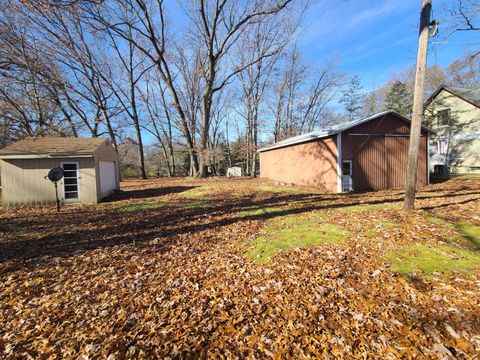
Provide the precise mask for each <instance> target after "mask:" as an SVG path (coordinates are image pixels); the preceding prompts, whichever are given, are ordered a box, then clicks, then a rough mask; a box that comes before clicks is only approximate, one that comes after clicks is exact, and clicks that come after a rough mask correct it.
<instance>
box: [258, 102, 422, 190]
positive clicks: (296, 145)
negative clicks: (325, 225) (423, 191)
mask: <svg viewBox="0 0 480 360" xmlns="http://www.w3.org/2000/svg"><path fill="white" fill-rule="evenodd" d="M429 132H430V131H429V130H428V129H427V128H425V127H423V128H422V132H421V139H420V149H419V150H420V152H419V161H418V179H417V184H418V185H426V184H428V182H429V174H428V148H427V147H428V136H429ZM409 133H410V120H409V119H407V118H405V117H403V116H402V115H400V114H397V113H396V112H394V111H385V112H382V113H379V114H375V115H373V116H370V117H368V118H365V119H361V120H356V121H352V122H349V123H347V124H340V125H336V126H333V127H331V128H329V129H323V130H319V131H314V132H311V133H308V134H303V135H299V136H296V137H292V138H289V139H286V140H283V141H281V142H278V143H275V144H273V145H271V146H268V147H266V148H263V149H261V150H259V153H260V176H261V177H263V178H269V179H272V180H275V181H278V182H282V183H286V184H297V185H315V186H321V187H324V188H325V189H326V190H328V191H332V192H342V191H352V190H354V191H364V190H381V189H396V188H402V187H404V185H405V177H406V171H407V170H406V169H407V157H408V142H409Z"/></svg>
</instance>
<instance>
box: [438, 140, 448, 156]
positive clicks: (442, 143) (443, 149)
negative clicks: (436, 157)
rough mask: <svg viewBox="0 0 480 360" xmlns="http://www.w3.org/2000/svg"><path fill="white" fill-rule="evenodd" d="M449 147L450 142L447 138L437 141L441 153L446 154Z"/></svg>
mask: <svg viewBox="0 0 480 360" xmlns="http://www.w3.org/2000/svg"><path fill="white" fill-rule="evenodd" d="M447 149H448V143H447V140H446V139H440V140H438V141H437V152H438V153H439V154H440V155H446V154H447Z"/></svg>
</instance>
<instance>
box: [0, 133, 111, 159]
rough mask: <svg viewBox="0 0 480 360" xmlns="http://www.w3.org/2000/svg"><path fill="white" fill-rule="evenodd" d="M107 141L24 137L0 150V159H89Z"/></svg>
mask: <svg viewBox="0 0 480 360" xmlns="http://www.w3.org/2000/svg"><path fill="white" fill-rule="evenodd" d="M105 141H107V139H102V138H74V137H26V138H24V139H23V140H20V141H17V142H15V143H13V144H11V145H9V146H7V147H5V148H3V149H1V150H0V159H7V158H10V159H14V158H45V157H47V158H48V157H90V156H93V153H94V152H95V151H96V150H97V149H98V148H99V146H100V145H102V144H103V143H104V142H105Z"/></svg>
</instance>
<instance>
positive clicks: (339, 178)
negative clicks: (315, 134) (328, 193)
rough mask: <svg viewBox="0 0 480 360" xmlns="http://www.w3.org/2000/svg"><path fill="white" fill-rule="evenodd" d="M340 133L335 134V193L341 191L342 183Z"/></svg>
mask: <svg viewBox="0 0 480 360" xmlns="http://www.w3.org/2000/svg"><path fill="white" fill-rule="evenodd" d="M342 180H343V179H342V132H339V133H337V182H338V183H337V191H338V192H342V191H343V181H342Z"/></svg>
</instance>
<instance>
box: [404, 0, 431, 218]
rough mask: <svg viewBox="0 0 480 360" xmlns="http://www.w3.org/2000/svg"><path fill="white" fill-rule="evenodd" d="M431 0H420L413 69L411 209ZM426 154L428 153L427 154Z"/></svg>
mask: <svg viewBox="0 0 480 360" xmlns="http://www.w3.org/2000/svg"><path fill="white" fill-rule="evenodd" d="M431 11H432V0H422V11H421V13H420V30H419V35H418V51H417V65H416V70H415V89H414V93H413V109H412V124H411V127H410V141H409V147H408V166H407V178H406V181H405V185H406V192H405V202H404V208H405V209H406V210H411V209H413V208H414V207H415V190H416V183H417V171H418V149H419V147H420V134H421V130H422V120H423V110H424V109H423V94H424V83H425V72H426V66H427V50H428V37H429V26H430V13H431ZM427 156H428V154H427Z"/></svg>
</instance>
